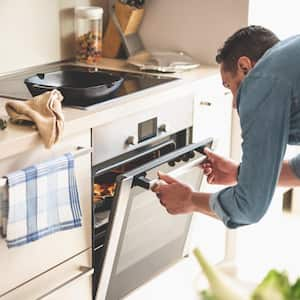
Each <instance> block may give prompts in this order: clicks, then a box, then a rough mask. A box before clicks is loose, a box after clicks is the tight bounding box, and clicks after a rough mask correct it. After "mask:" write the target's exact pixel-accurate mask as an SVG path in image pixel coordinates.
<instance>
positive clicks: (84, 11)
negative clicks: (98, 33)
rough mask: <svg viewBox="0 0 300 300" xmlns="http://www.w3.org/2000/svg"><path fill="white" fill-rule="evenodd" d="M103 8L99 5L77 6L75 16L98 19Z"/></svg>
mask: <svg viewBox="0 0 300 300" xmlns="http://www.w3.org/2000/svg"><path fill="white" fill-rule="evenodd" d="M102 15H103V8H102V7H98V6H79V7H75V16H76V17H78V18H82V19H89V20H97V19H101V18H102Z"/></svg>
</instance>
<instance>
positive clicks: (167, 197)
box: [152, 172, 195, 215]
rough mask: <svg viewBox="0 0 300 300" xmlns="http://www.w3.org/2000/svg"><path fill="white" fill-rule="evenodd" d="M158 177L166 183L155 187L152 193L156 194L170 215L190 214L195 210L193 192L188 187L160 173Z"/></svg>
mask: <svg viewBox="0 0 300 300" xmlns="http://www.w3.org/2000/svg"><path fill="white" fill-rule="evenodd" d="M158 177H159V179H160V180H162V181H163V182H164V183H160V184H157V185H155V186H154V187H153V188H152V191H153V192H155V193H156V195H157V197H158V198H159V199H160V203H161V204H162V205H163V206H164V207H165V208H166V210H167V212H168V213H170V214H172V215H176V214H184V213H190V212H193V211H194V210H195V205H194V203H193V201H192V195H193V191H192V189H191V188H190V187H189V186H188V185H186V184H183V183H181V182H179V181H177V180H176V179H174V178H172V177H171V176H168V175H166V174H162V173H160V172H159V173H158Z"/></svg>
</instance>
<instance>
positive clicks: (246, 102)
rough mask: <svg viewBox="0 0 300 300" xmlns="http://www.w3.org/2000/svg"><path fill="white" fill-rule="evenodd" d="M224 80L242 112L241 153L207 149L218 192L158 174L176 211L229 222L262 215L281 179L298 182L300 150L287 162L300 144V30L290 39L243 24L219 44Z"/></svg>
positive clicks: (206, 167)
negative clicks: (233, 155)
mask: <svg viewBox="0 0 300 300" xmlns="http://www.w3.org/2000/svg"><path fill="white" fill-rule="evenodd" d="M216 60H217V62H218V63H219V65H220V72H221V77H222V80H223V85H224V86H225V87H226V88H228V89H230V90H231V92H232V95H233V106H234V107H236V108H237V110H238V113H239V116H240V124H241V130H242V139H243V143H242V152H243V155H242V160H241V163H240V164H237V163H235V162H233V161H230V160H226V159H224V158H222V157H220V156H218V155H216V154H214V153H213V152H211V151H210V150H209V149H206V150H205V153H206V155H207V159H206V161H205V162H204V163H203V164H202V166H201V167H202V168H203V171H204V174H205V175H207V180H208V182H209V183H212V184H223V185H229V187H227V188H225V189H223V190H221V191H219V192H218V193H216V194H208V193H198V192H193V191H192V190H191V188H190V187H189V186H187V185H184V184H182V183H180V182H178V181H177V180H175V179H173V178H171V177H169V176H167V175H165V174H160V173H159V177H160V179H162V180H163V181H165V182H166V183H167V184H161V185H158V186H157V187H156V188H155V189H154V191H155V192H156V193H157V195H158V197H159V198H160V202H161V204H162V205H163V206H165V208H166V209H167V211H168V212H169V213H171V214H180V213H189V212H194V211H197V212H201V213H205V214H207V215H210V216H214V217H218V218H220V219H221V220H222V221H223V222H224V224H225V225H226V226H227V227H229V228H236V227H238V226H242V225H248V224H251V223H255V222H258V221H259V220H260V219H261V218H262V217H263V215H264V214H265V212H266V210H267V209H268V206H269V204H270V202H271V199H272V196H273V193H274V190H275V186H276V184H277V183H279V184H281V185H285V186H299V185H300V155H299V156H297V157H295V158H293V159H292V160H291V161H283V157H284V153H285V150H286V145H287V144H299V143H300V36H295V37H291V38H289V39H287V40H284V41H279V39H278V38H277V37H276V36H275V35H274V33H272V32H271V31H269V30H267V29H265V28H263V27H261V26H249V27H245V28H242V29H240V30H239V31H237V32H236V33H234V34H233V35H232V36H231V37H229V38H228V39H227V41H226V42H225V43H224V46H223V48H221V49H220V50H219V51H218V54H217V57H216Z"/></svg>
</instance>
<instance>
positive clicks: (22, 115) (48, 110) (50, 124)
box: [5, 90, 64, 148]
mask: <svg viewBox="0 0 300 300" xmlns="http://www.w3.org/2000/svg"><path fill="white" fill-rule="evenodd" d="M62 100H63V96H62V94H61V93H60V92H59V91H58V90H52V91H49V92H46V93H43V94H41V95H39V96H36V97H33V98H32V99H30V100H27V101H15V100H12V101H8V102H7V103H6V106H5V108H6V111H7V113H8V115H9V117H10V119H11V121H12V122H14V123H18V122H20V121H30V122H33V123H34V124H35V125H36V127H37V129H38V131H39V133H40V136H41V138H42V140H43V142H44V144H45V146H46V148H50V147H51V146H52V145H53V144H55V143H57V142H58V141H59V139H60V137H61V136H62V133H63V128H64V115H63V112H62V106H61V101H62Z"/></svg>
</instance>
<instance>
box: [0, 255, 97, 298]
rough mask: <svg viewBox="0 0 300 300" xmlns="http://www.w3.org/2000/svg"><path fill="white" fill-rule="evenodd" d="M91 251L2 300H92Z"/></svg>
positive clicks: (64, 263) (25, 285)
mask: <svg viewBox="0 0 300 300" xmlns="http://www.w3.org/2000/svg"><path fill="white" fill-rule="evenodd" d="M91 256H92V255H91V249H90V250H87V251H84V252H83V253H81V254H79V255H77V256H76V257H74V258H72V259H70V260H68V261H66V262H63V263H62V264H60V265H59V266H57V267H55V268H53V269H51V270H50V271H48V272H45V273H44V274H42V275H40V276H37V277H35V278H34V279H32V280H30V281H28V282H27V283H25V284H24V285H22V286H19V287H17V288H15V289H14V290H12V291H11V292H10V293H8V294H6V295H5V296H3V297H1V300H2V299H3V300H19V299H22V300H33V299H43V300H61V299H74V300H75V299H85V300H89V299H90V300H91V299H92V274H93V269H92V268H91V260H92V259H91Z"/></svg>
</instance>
